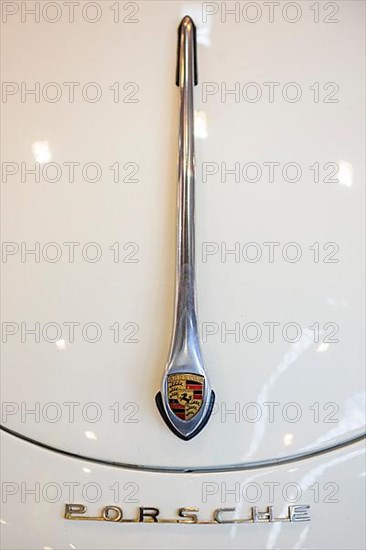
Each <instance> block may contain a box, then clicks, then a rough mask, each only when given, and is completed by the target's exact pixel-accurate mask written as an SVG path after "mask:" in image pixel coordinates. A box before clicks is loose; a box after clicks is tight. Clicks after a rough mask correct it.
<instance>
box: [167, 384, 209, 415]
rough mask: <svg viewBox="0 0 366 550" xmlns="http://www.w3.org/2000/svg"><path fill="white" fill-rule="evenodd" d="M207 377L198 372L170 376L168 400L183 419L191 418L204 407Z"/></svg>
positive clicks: (175, 412) (173, 409)
mask: <svg viewBox="0 0 366 550" xmlns="http://www.w3.org/2000/svg"><path fill="white" fill-rule="evenodd" d="M204 389H205V378H204V377H203V376H201V375H198V374H171V375H169V376H168V400H169V407H170V409H171V411H172V412H173V413H174V414H175V415H176V416H177V417H178V418H180V419H181V420H191V418H193V417H194V416H195V415H196V414H197V413H198V411H199V410H200V408H201V407H202V400H203V392H204Z"/></svg>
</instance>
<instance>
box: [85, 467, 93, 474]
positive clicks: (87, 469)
mask: <svg viewBox="0 0 366 550" xmlns="http://www.w3.org/2000/svg"><path fill="white" fill-rule="evenodd" d="M83 472H85V473H86V474H90V472H91V469H90V468H83Z"/></svg>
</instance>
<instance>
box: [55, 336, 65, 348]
mask: <svg viewBox="0 0 366 550" xmlns="http://www.w3.org/2000/svg"><path fill="white" fill-rule="evenodd" d="M55 346H56V348H57V351H63V350H64V349H66V342H65V340H64V339H63V338H61V340H57V342H55Z"/></svg>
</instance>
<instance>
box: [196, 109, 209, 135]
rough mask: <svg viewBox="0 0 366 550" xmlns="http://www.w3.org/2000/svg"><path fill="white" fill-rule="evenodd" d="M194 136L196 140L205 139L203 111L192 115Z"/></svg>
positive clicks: (205, 118)
mask: <svg viewBox="0 0 366 550" xmlns="http://www.w3.org/2000/svg"><path fill="white" fill-rule="evenodd" d="M194 135H195V137H196V138H198V139H206V138H207V115H206V113H205V112H203V111H195V113H194Z"/></svg>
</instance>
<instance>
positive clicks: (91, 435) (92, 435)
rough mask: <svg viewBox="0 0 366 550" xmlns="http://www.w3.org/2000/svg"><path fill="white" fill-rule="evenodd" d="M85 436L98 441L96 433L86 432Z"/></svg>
mask: <svg viewBox="0 0 366 550" xmlns="http://www.w3.org/2000/svg"><path fill="white" fill-rule="evenodd" d="M85 436H86V437H87V438H88V439H98V438H97V436H96V435H95V433H94V432H89V431H86V432H85Z"/></svg>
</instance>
